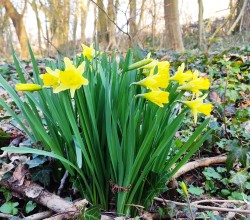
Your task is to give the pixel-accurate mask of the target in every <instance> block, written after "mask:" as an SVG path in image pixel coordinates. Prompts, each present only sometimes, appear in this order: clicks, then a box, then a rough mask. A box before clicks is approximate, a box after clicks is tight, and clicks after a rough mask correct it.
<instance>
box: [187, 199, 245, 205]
mask: <svg viewBox="0 0 250 220" xmlns="http://www.w3.org/2000/svg"><path fill="white" fill-rule="evenodd" d="M210 202H218V203H244V204H245V203H246V202H245V201H241V200H223V199H205V200H199V201H195V202H192V204H200V203H210Z"/></svg>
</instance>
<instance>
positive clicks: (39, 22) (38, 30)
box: [30, 0, 42, 53]
mask: <svg viewBox="0 0 250 220" xmlns="http://www.w3.org/2000/svg"><path fill="white" fill-rule="evenodd" d="M30 5H31V7H32V9H33V11H34V12H35V15H36V25H37V38H38V46H39V50H40V53H42V37H41V32H42V25H41V21H40V18H39V13H38V7H37V2H36V1H35V0H32V2H31V3H30Z"/></svg>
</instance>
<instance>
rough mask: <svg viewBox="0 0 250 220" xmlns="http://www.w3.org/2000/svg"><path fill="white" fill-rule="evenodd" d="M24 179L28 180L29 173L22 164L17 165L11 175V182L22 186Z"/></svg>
mask: <svg viewBox="0 0 250 220" xmlns="http://www.w3.org/2000/svg"><path fill="white" fill-rule="evenodd" d="M25 177H27V178H30V172H29V170H28V169H27V168H26V166H24V165H23V164H19V165H18V166H17V167H16V169H15V171H14V173H13V182H15V181H18V185H19V186H22V185H23V182H24V179H25Z"/></svg>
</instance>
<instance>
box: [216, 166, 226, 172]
mask: <svg viewBox="0 0 250 220" xmlns="http://www.w3.org/2000/svg"><path fill="white" fill-rule="evenodd" d="M216 170H217V172H219V173H224V172H226V171H227V169H226V168H224V167H217V168H216Z"/></svg>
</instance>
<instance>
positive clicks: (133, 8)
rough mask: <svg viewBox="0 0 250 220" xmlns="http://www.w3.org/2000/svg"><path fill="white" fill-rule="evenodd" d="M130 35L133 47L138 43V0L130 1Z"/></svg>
mask: <svg viewBox="0 0 250 220" xmlns="http://www.w3.org/2000/svg"><path fill="white" fill-rule="evenodd" d="M129 16H130V18H129V35H130V37H131V41H132V42H131V44H132V45H131V46H133V45H134V44H135V43H136V34H137V25H136V0H130V3H129Z"/></svg>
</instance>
